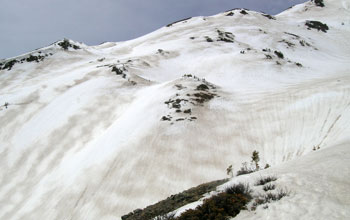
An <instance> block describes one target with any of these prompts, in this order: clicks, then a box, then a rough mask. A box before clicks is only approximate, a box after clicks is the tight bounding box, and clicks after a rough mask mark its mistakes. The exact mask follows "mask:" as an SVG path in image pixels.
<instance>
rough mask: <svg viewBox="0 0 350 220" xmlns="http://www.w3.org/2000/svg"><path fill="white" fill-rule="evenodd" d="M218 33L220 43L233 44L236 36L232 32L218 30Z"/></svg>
mask: <svg viewBox="0 0 350 220" xmlns="http://www.w3.org/2000/svg"><path fill="white" fill-rule="evenodd" d="M217 32H218V35H219V36H218V41H224V42H227V43H233V42H234V39H235V36H234V35H233V34H232V33H231V32H224V31H220V30H217Z"/></svg>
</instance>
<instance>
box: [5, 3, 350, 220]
mask: <svg viewBox="0 0 350 220" xmlns="http://www.w3.org/2000/svg"><path fill="white" fill-rule="evenodd" d="M325 4H326V7H324V8H320V7H316V6H314V4H313V3H311V2H307V3H304V4H301V5H298V6H295V7H293V8H292V9H290V10H287V11H285V12H283V13H281V14H279V15H277V16H276V20H269V19H268V18H266V17H264V16H262V15H261V14H260V13H257V12H252V11H249V14H248V15H241V14H240V13H238V12H237V13H235V15H234V16H225V14H226V13H222V14H218V15H215V16H211V17H197V18H192V19H190V20H187V21H184V22H179V23H176V24H174V25H172V26H171V27H163V28H161V29H159V30H157V31H155V32H153V33H150V34H148V35H145V36H143V37H141V38H138V39H135V40H131V41H126V42H118V43H113V42H108V43H104V44H101V45H98V46H91V47H90V46H86V45H83V44H79V43H76V42H73V41H71V43H74V44H77V45H79V46H80V47H81V48H82V49H80V50H73V49H69V50H68V51H64V50H62V49H61V48H60V47H58V46H55V45H51V46H48V47H46V48H42V49H39V50H36V51H34V52H33V53H34V54H37V53H39V52H41V54H45V53H52V55H50V56H47V57H46V58H45V59H44V60H43V61H41V62H39V63H36V62H31V63H28V62H24V63H22V64H21V63H17V64H15V65H14V66H13V68H12V69H11V70H0V105H1V106H0V124H1V127H0V158H1V159H0V169H1V172H0V219H14V220H16V219H84V220H85V219H112V218H116V219H118V218H120V217H121V216H122V215H124V214H127V213H128V212H130V211H132V210H134V209H136V208H142V207H145V206H147V205H150V204H152V203H155V202H157V201H159V200H161V199H164V198H166V197H167V196H169V195H171V194H175V193H178V192H180V191H182V190H185V189H188V188H190V187H193V186H195V185H198V184H201V183H203V182H206V181H212V180H215V179H222V178H224V177H225V170H226V168H227V167H228V166H229V165H230V164H232V165H233V168H234V172H236V171H237V170H238V169H239V168H240V166H241V164H242V162H245V161H247V160H249V157H250V155H251V153H252V151H253V150H258V151H259V152H260V157H261V164H265V163H269V164H270V165H272V168H270V169H268V170H266V171H265V170H264V171H261V172H259V173H255V174H252V175H248V176H242V177H239V178H234V179H232V181H231V184H232V183H233V182H235V181H243V180H244V181H248V182H249V181H254V178H256V177H257V176H258V175H265V173H273V174H276V175H277V176H278V180H277V182H278V185H279V186H280V187H285V188H287V189H288V190H290V191H291V192H292V193H291V195H290V196H289V197H286V198H283V199H282V200H281V201H279V202H275V203H273V204H271V205H269V209H266V210H265V209H262V208H258V209H257V210H256V211H255V212H242V213H241V214H240V215H239V216H238V218H240V219H247V218H262V219H281V218H283V219H297V218H300V219H325V218H327V219H328V218H331V219H346V217H347V216H349V212H348V210H347V207H349V205H350V202H349V196H347V195H349V192H348V189H347V187H346V186H348V185H349V182H348V179H350V178H349V173H350V172H349V163H348V160H349V150H348V149H349V146H348V145H349V143H350V142H349V135H348V134H349V133H350V86H349V85H350V77H349V76H350V75H349V69H350V64H349V60H350V44H349V41H348V38H349V36H350V23H349V21H350V13H349V7H348V6H349V1H346V0H342V1H338V0H325ZM305 9H307V10H305ZM312 19H314V20H320V21H321V22H323V23H326V24H327V25H328V26H329V27H330V29H329V31H328V32H327V33H323V32H319V31H317V30H314V29H312V30H307V28H306V27H305V26H304V23H305V21H306V20H312ZM342 22H344V25H342ZM217 30H220V31H227V32H232V34H233V35H234V36H235V40H234V42H233V43H227V42H223V41H216V40H217V38H218V33H217ZM286 32H288V33H291V34H293V35H290V34H287V33H286ZM294 35H297V36H298V37H296V36H294ZM205 36H208V37H210V38H212V39H213V40H214V42H207V41H206V38H205ZM282 40H285V41H288V42H291V43H293V44H294V46H288V45H287V44H286V43H285V42H281V41H282ZM301 40H303V41H305V42H307V43H308V44H309V45H310V46H302V45H301V44H300V42H299V41H301ZM248 48H250V49H248ZM266 48H269V49H270V52H268V51H265V52H264V51H262V49H266ZM159 49H161V50H162V52H160V51H159ZM275 50H276V51H281V52H282V53H283V54H284V57H285V58H284V59H279V58H278V57H277V56H276V55H275V54H274V51H275ZM241 51H244V53H243V54H242V53H241ZM30 54H31V53H28V54H24V55H21V56H18V57H15V58H11V59H22V58H23V57H26V56H29V55H30ZM266 55H270V56H272V59H267V58H266ZM11 59H8V60H11ZM8 60H7V61H8ZM276 61H278V62H279V63H280V65H279V64H277V63H276ZM2 62H3V61H2ZM296 62H298V63H301V64H302V67H298V66H297V65H296ZM114 65H118V67H122V66H124V67H125V68H126V71H125V74H126V75H125V78H123V77H122V76H121V75H116V74H115V72H112V71H111V70H112V66H114ZM185 74H192V75H195V76H197V77H199V78H205V79H206V81H208V82H209V83H211V84H213V85H214V86H215V87H216V88H215V89H213V90H211V92H213V93H215V95H216V96H215V97H214V98H213V99H212V100H210V101H209V102H205V103H203V104H201V105H199V104H191V103H190V102H187V103H186V104H183V103H182V107H183V108H185V109H187V108H191V110H192V111H191V115H186V114H185V113H184V112H181V113H177V112H176V111H175V110H176V109H170V108H169V107H168V105H167V104H165V102H166V101H168V100H169V99H176V98H181V99H189V100H190V97H191V96H187V94H189V95H193V94H194V93H196V92H198V91H197V90H196V87H197V86H198V85H200V84H201V83H202V81H197V80H195V79H193V78H186V77H182V76H183V75H185ZM135 83H136V84H135ZM179 84H181V85H182V86H183V87H184V88H183V89H181V90H180V89H178V88H177V87H176V86H175V85H179ZM5 102H8V103H9V106H8V108H6V107H5V106H4V104H5ZM182 110H184V109H182ZM166 115H171V116H172V117H173V119H172V121H162V120H161V118H162V117H163V116H166ZM190 116H191V117H196V118H197V119H196V120H193V121H190V120H183V121H176V120H175V119H179V118H188V117H190ZM314 147H320V149H319V150H317V151H313V148H314ZM320 180H322V181H320ZM251 183H253V182H251ZM196 204H198V203H195V204H191V205H189V206H190V207H195V205H196ZM185 208H186V207H185ZM185 208H183V209H182V210H184V209H185ZM187 208H188V207H187Z"/></svg>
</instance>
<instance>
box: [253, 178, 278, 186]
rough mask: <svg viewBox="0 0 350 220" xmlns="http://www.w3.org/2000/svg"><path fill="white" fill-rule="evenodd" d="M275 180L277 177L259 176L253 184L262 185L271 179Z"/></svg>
mask: <svg viewBox="0 0 350 220" xmlns="http://www.w3.org/2000/svg"><path fill="white" fill-rule="evenodd" d="M276 180H277V177H275V176H266V177H261V178H260V179H258V181H257V182H256V183H255V185H256V186H263V185H265V184H266V183H269V182H273V181H276Z"/></svg>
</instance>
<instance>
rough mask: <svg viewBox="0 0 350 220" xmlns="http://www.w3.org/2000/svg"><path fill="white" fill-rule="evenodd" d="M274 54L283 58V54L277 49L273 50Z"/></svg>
mask: <svg viewBox="0 0 350 220" xmlns="http://www.w3.org/2000/svg"><path fill="white" fill-rule="evenodd" d="M274 53H275V54H276V56H277V57H278V58H280V59H284V55H283V53H282V52H281V51H277V50H275V52H274Z"/></svg>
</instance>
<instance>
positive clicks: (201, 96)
mask: <svg viewBox="0 0 350 220" xmlns="http://www.w3.org/2000/svg"><path fill="white" fill-rule="evenodd" d="M193 96H194V97H196V98H194V99H193V100H195V101H196V102H198V103H200V104H202V103H204V102H208V101H210V100H211V99H213V98H214V96H215V95H214V94H212V93H204V92H199V93H195V94H193Z"/></svg>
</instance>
